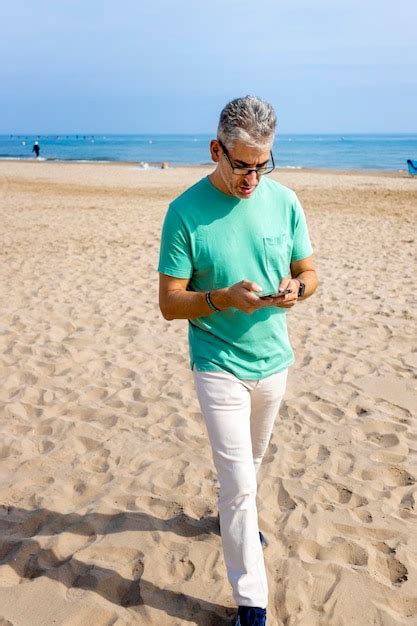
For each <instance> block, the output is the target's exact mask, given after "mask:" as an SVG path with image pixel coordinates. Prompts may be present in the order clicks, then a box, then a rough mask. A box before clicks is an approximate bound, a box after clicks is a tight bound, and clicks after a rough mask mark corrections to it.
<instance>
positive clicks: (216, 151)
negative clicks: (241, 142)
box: [210, 139, 221, 163]
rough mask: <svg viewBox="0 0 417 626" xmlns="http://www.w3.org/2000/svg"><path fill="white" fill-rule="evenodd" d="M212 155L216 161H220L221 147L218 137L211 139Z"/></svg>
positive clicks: (212, 158)
mask: <svg viewBox="0 0 417 626" xmlns="http://www.w3.org/2000/svg"><path fill="white" fill-rule="evenodd" d="M210 155H211V160H212V161H214V162H215V163H218V162H219V161H220V159H221V148H220V144H219V142H218V141H217V139H212V140H211V141H210Z"/></svg>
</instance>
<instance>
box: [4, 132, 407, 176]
mask: <svg viewBox="0 0 417 626" xmlns="http://www.w3.org/2000/svg"><path fill="white" fill-rule="evenodd" d="M210 139H212V136H211V135H158V134H152V135H151V134H148V135H112V134H105V133H104V134H94V135H92V134H79V135H65V134H61V135H23V134H20V135H0V159H3V160H4V159H19V160H20V159H21V160H30V159H33V158H34V153H32V147H33V144H34V142H35V141H38V142H39V146H40V159H44V160H48V161H49V160H51V161H81V162H86V161H87V162H89V161H96V162H100V161H101V162H112V161H115V162H130V163H137V164H142V165H143V164H148V165H149V166H150V167H152V166H155V167H156V166H159V165H160V164H161V163H164V162H165V163H168V164H169V165H171V166H175V165H177V166H178V165H182V166H184V165H189V166H192V165H201V164H207V163H210V162H211V161H210V154H209V143H210ZM273 153H274V158H275V163H276V165H277V167H281V168H293V169H302V168H326V169H329V168H330V169H335V170H386V171H390V170H391V171H392V170H396V171H401V170H406V169H407V159H412V160H417V134H403V135H362V134H358V135H341V134H332V135H326V134H317V135H312V134H309V135H298V134H292V135H289V134H287V135H278V136H277V138H276V140H275V143H274V146H273Z"/></svg>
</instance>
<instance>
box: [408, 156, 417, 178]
mask: <svg viewBox="0 0 417 626" xmlns="http://www.w3.org/2000/svg"><path fill="white" fill-rule="evenodd" d="M407 166H408V173H409V174H410V176H417V161H411V159H407Z"/></svg>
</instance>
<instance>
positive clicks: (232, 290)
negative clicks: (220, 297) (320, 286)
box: [214, 280, 298, 314]
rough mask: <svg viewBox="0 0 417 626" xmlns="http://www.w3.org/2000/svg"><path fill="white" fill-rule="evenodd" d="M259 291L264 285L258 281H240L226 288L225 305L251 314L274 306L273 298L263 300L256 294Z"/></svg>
mask: <svg viewBox="0 0 417 626" xmlns="http://www.w3.org/2000/svg"><path fill="white" fill-rule="evenodd" d="M219 291H223V290H219ZM258 291H262V287H260V286H259V285H258V284H257V283H254V282H252V281H250V280H241V281H240V282H239V283H235V284H234V285H232V286H231V287H227V289H225V290H224V292H225V294H224V298H225V300H224V305H225V307H234V308H235V309H239V311H243V312H244V313H249V314H251V313H253V312H254V311H257V310H258V309H264V308H266V307H268V306H272V305H273V302H272V300H273V298H266V299H265V300H261V299H260V298H258V296H257V295H256V292H258ZM297 291H298V287H297ZM214 293H216V292H214ZM288 295H291V294H288Z"/></svg>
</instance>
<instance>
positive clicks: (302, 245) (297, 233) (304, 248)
mask: <svg viewBox="0 0 417 626" xmlns="http://www.w3.org/2000/svg"><path fill="white" fill-rule="evenodd" d="M294 200H295V203H294V238H293V247H292V254H291V261H300V260H301V259H305V258H306V257H308V256H310V255H311V254H313V246H312V245H311V241H310V236H309V234H308V227H307V220H306V216H305V214H304V210H303V207H302V206H301V203H300V201H299V200H298V198H297V196H295V197H294Z"/></svg>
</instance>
